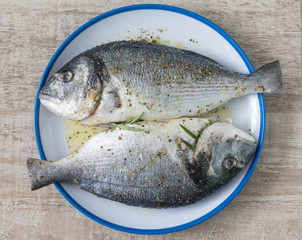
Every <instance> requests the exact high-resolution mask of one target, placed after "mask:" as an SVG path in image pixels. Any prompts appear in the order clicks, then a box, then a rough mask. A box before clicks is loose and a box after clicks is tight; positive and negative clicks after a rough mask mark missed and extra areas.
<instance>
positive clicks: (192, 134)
mask: <svg viewBox="0 0 302 240" xmlns="http://www.w3.org/2000/svg"><path fill="white" fill-rule="evenodd" d="M179 126H180V127H181V128H182V129H183V130H184V131H185V132H186V133H187V134H188V135H189V136H190V137H191V138H193V139H194V140H195V141H197V140H198V137H197V136H196V135H195V134H194V133H192V132H191V131H190V130H189V129H187V128H186V127H185V126H184V125H181V124H179ZM183 143H184V144H186V146H187V147H188V148H190V149H191V150H193V151H194V150H195V146H193V145H192V144H191V143H189V142H187V141H185V140H183Z"/></svg>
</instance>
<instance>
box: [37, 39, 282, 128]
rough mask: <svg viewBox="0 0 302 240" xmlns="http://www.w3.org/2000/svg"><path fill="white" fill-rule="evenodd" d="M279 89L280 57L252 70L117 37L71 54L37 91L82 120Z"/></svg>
mask: <svg viewBox="0 0 302 240" xmlns="http://www.w3.org/2000/svg"><path fill="white" fill-rule="evenodd" d="M282 91H283V83H282V74H281V69H280V64H279V61H275V62H272V63H270V64H267V65H265V66H263V67H262V68H260V69H259V70H257V71H256V72H255V73H253V74H242V73H238V72H233V71H229V70H228V69H226V68H225V67H223V66H222V65H220V64H218V63H217V62H215V61H213V60H211V59H209V58H207V57H205V56H202V55H200V54H197V53H195V52H192V51H187V50H181V49H177V48H173V47H169V46H165V45H159V44H151V43H146V42H135V41H118V42H112V43H108V44H104V45H101V46H97V47H95V48H92V49H90V50H88V51H86V52H84V53H81V54H80V55H78V56H76V57H75V58H73V59H72V60H71V61H70V62H68V63H67V64H66V65H65V66H63V67H62V68H61V69H60V70H59V71H58V72H57V73H56V74H54V76H52V77H51V78H50V79H48V80H47V81H46V83H45V86H44V87H43V88H42V90H41V91H40V95H39V96H40V100H41V103H42V104H43V105H44V106H45V107H46V108H48V109H49V110H50V111H52V112H54V113H56V114H58V115H59V116H63V117H67V118H70V119H73V120H79V121H82V123H83V124H86V125H97V124H105V123H110V122H123V121H127V120H128V119H130V118H132V117H135V116H137V115H139V114H140V113H142V112H144V116H143V117H142V119H144V120H149V121H152V120H166V119H175V118H179V117H183V116H196V115H200V114H203V113H206V112H208V111H210V110H212V109H214V108H216V107H218V106H220V105H222V104H224V103H225V102H227V101H229V100H230V99H232V98H236V97H240V96H243V95H246V94H250V93H280V92H282Z"/></svg>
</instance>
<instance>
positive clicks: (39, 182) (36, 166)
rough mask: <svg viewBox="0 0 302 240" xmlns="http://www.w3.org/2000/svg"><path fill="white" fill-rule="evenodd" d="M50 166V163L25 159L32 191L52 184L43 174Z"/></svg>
mask: <svg viewBox="0 0 302 240" xmlns="http://www.w3.org/2000/svg"><path fill="white" fill-rule="evenodd" d="M51 165H52V162H48V161H43V160H40V159H36V158H28V159H27V171H28V173H29V176H30V180H31V190H32V191H33V190H37V189H39V188H41V187H44V186H47V185H49V184H51V183H53V181H51V180H50V179H49V177H48V176H47V174H45V169H46V170H47V168H49V167H50V166H51Z"/></svg>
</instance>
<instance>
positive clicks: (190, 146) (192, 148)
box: [182, 140, 195, 151]
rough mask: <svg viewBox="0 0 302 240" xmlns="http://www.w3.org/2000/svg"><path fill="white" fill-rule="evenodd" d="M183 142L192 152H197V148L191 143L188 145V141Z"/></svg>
mask: <svg viewBox="0 0 302 240" xmlns="http://www.w3.org/2000/svg"><path fill="white" fill-rule="evenodd" d="M182 142H183V143H184V144H186V145H187V147H188V148H190V149H191V150H193V151H194V150H195V147H194V146H193V145H192V144H191V143H188V142H187V141H186V140H182Z"/></svg>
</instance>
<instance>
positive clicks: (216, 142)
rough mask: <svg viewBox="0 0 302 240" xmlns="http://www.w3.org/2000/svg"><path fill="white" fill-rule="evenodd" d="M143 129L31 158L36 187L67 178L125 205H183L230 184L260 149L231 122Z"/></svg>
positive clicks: (185, 120) (151, 125) (29, 164)
mask: <svg viewBox="0 0 302 240" xmlns="http://www.w3.org/2000/svg"><path fill="white" fill-rule="evenodd" d="M180 124H182V125H183V126H184V127H185V128H186V130H190V132H191V134H194V135H196V136H198V137H196V139H197V138H198V139H197V140H193V138H191V136H189V135H188V133H187V131H184V130H183V128H181V127H180ZM139 127H140V128H142V127H143V128H144V130H145V131H128V130H123V129H119V128H115V129H111V130H108V131H106V132H101V133H99V134H97V135H95V136H93V137H92V138H90V140H88V141H87V142H86V143H84V145H83V146H82V147H81V148H79V149H78V150H77V151H75V152H74V153H73V154H71V155H69V156H66V157H63V158H61V159H59V160H56V161H42V160H39V159H32V158H29V159H28V160H27V168H28V172H29V174H30V179H31V184H32V186H31V188H32V190H36V189H39V188H41V187H43V186H46V185H48V184H51V183H54V182H67V183H74V184H77V185H79V186H80V187H81V188H82V189H85V190H87V191H89V192H91V193H93V194H96V195H97V196H99V197H103V198H107V199H111V200H114V201H118V202H121V203H125V204H127V205H132V206H142V207H148V208H167V207H178V206H184V205H188V204H192V203H194V202H196V201H198V200H200V199H203V198H204V197H206V196H208V195H209V194H211V193H213V192H214V191H216V190H217V189H219V188H220V187H222V186H224V185H225V184H226V183H228V182H229V181H230V180H231V179H232V178H233V177H234V176H235V175H236V174H237V173H238V172H239V171H240V170H241V169H242V168H243V167H244V166H246V165H247V164H248V163H249V161H250V160H251V159H252V157H253V155H254V153H255V150H256V141H255V139H254V138H253V137H252V136H251V135H249V134H248V133H246V132H244V131H242V130H240V129H238V128H236V127H234V126H233V125H232V124H231V123H230V122H228V121H224V122H214V123H212V124H211V122H209V120H207V119H200V118H191V119H189V118H180V119H175V120H171V121H164V122H141V123H140V125H139ZM200 131H201V133H200ZM193 141H196V142H195V143H193ZM188 142H191V145H192V146H193V148H192V149H191V148H189V147H188V146H190V145H189V144H188Z"/></svg>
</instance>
